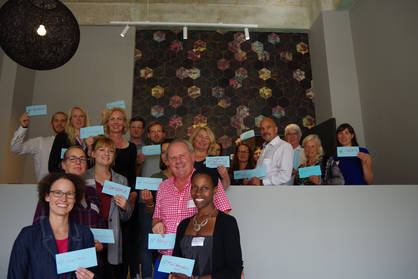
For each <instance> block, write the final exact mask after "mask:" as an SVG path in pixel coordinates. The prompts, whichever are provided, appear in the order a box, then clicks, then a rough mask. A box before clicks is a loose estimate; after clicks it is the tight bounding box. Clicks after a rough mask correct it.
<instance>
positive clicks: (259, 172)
mask: <svg viewBox="0 0 418 279" xmlns="http://www.w3.org/2000/svg"><path fill="white" fill-rule="evenodd" d="M266 175H267V170H266V168H265V167H259V168H255V169H252V170H239V171H234V179H243V178H253V177H258V178H261V177H264V176H266Z"/></svg>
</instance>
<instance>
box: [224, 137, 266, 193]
mask: <svg viewBox="0 0 418 279" xmlns="http://www.w3.org/2000/svg"><path fill="white" fill-rule="evenodd" d="M255 166H256V164H255V162H254V158H253V151H252V149H251V147H250V145H249V144H248V143H246V142H241V143H240V144H238V146H237V149H236V150H235V153H234V159H232V163H231V168H230V169H229V173H230V175H231V177H234V171H238V170H249V169H254V168H255ZM231 185H260V179H259V178H257V177H253V178H252V179H251V180H249V179H248V178H244V179H232V181H231Z"/></svg>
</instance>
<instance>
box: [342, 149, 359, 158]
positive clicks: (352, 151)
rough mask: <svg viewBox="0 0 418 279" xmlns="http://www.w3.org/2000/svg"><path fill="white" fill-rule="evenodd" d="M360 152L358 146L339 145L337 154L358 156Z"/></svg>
mask: <svg viewBox="0 0 418 279" xmlns="http://www.w3.org/2000/svg"><path fill="white" fill-rule="evenodd" d="M359 152H360V148H359V147H358V146H338V147H337V156H338V157H357V155H358V153H359Z"/></svg>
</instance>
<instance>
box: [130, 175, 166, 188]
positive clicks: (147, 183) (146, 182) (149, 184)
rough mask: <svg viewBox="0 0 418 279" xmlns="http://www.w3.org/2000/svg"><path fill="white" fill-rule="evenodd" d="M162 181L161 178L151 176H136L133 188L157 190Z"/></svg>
mask: <svg viewBox="0 0 418 279" xmlns="http://www.w3.org/2000/svg"><path fill="white" fill-rule="evenodd" d="M161 182H163V179H162V178H151V177H137V178H136V185H135V189H137V190H144V189H147V190H150V191H157V190H158V186H160V183H161Z"/></svg>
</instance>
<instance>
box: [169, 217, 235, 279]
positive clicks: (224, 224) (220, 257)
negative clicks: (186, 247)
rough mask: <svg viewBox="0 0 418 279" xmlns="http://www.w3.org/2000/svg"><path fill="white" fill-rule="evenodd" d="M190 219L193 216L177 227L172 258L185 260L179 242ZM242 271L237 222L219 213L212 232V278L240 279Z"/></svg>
mask: <svg viewBox="0 0 418 279" xmlns="http://www.w3.org/2000/svg"><path fill="white" fill-rule="evenodd" d="M192 218H193V216H192V217H190V218H187V219H184V220H183V221H182V222H181V223H180V224H179V225H178V227H177V234H176V244H175V246H174V251H173V256H177V257H183V258H185V255H184V254H183V252H182V249H181V246H180V242H181V240H182V239H183V237H184V234H185V232H186V229H187V226H188V225H189V222H190V221H191V219H192ZM242 269H243V266H242V253H241V244H240V237H239V230H238V225H237V221H236V220H235V218H234V217H233V216H231V215H227V214H225V213H223V212H221V211H219V213H218V216H217V217H216V222H215V229H214V231H213V248H212V278H213V279H240V278H241V272H242Z"/></svg>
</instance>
